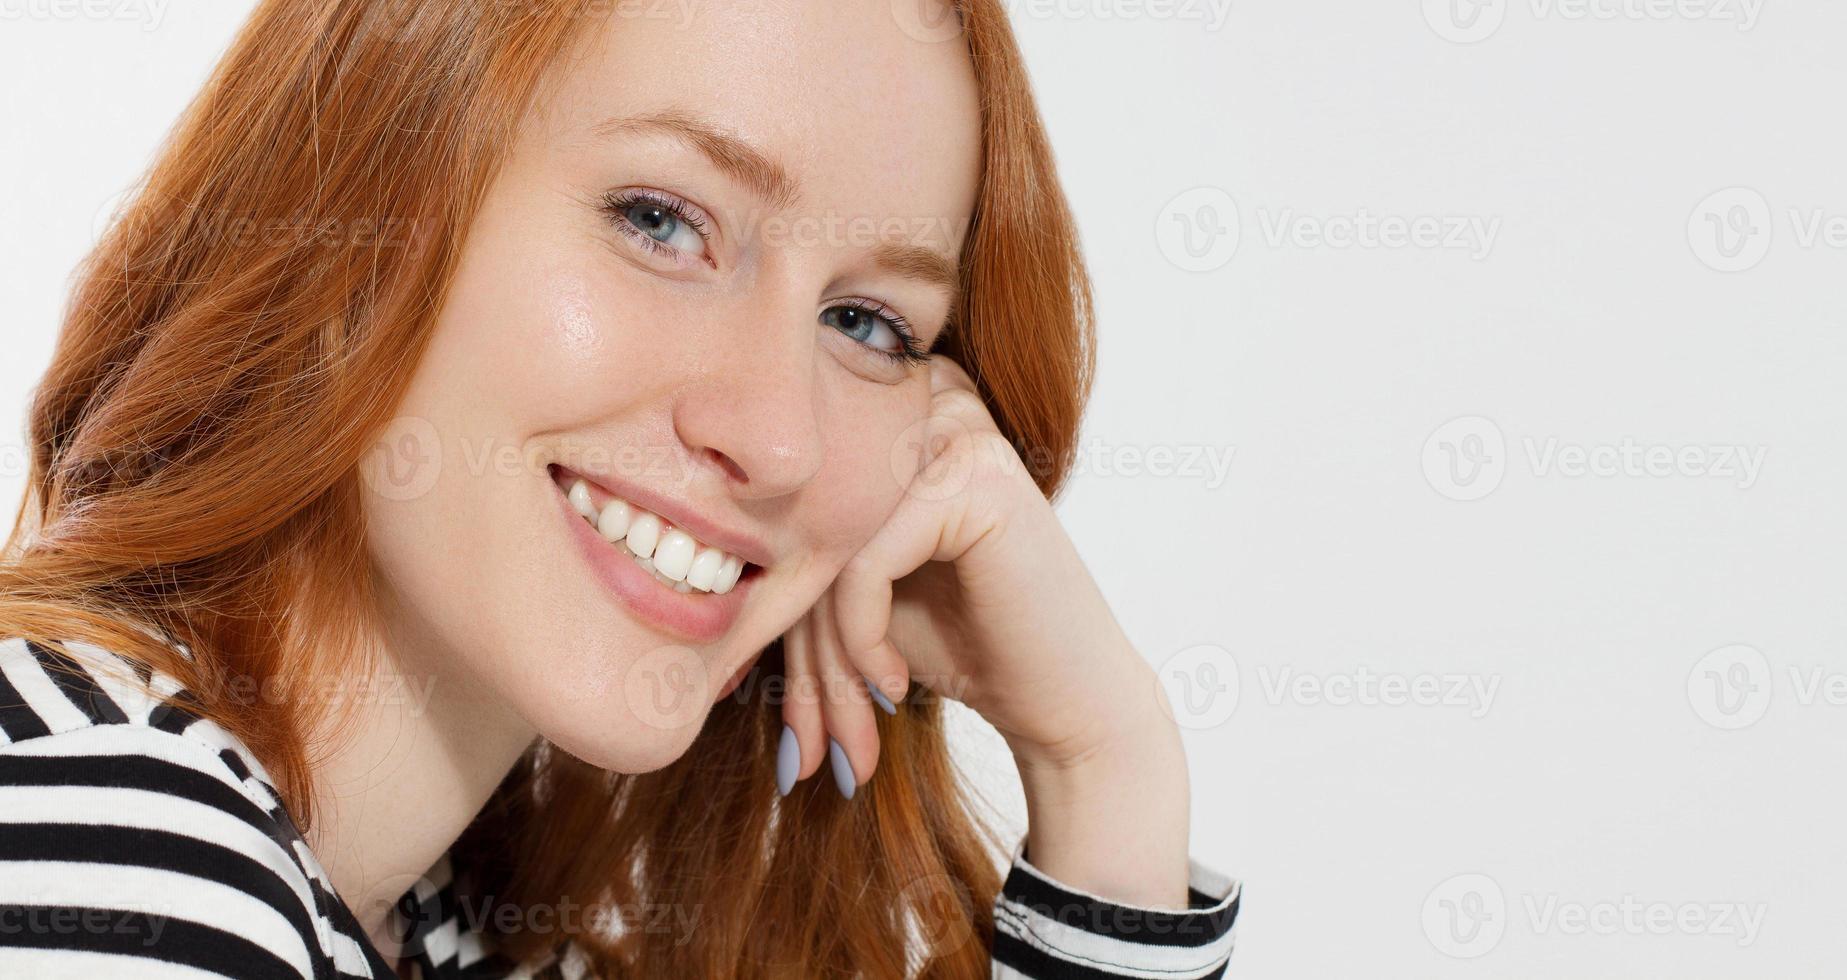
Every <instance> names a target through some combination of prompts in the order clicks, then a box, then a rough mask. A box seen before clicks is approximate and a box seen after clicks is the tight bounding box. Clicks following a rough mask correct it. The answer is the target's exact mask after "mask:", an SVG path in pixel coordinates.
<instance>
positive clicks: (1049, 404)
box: [0, 0, 1094, 978]
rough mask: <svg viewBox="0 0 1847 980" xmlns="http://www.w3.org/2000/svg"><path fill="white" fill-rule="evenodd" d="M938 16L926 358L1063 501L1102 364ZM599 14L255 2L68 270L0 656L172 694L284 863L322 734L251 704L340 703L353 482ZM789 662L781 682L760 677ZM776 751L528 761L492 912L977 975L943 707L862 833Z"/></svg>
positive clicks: (511, 780) (1001, 19) (733, 973)
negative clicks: (973, 148) (962, 145)
mask: <svg viewBox="0 0 1847 980" xmlns="http://www.w3.org/2000/svg"><path fill="white" fill-rule="evenodd" d="M955 7H956V11H957V13H958V14H959V16H960V18H961V24H962V30H961V33H960V35H959V37H960V40H961V43H966V44H967V45H968V48H969V51H970V54H971V55H972V57H973V60H974V66H975V73H976V77H977V79H978V82H979V86H980V92H981V104H982V138H983V155H984V167H983V173H982V178H981V186H980V191H979V196H978V199H977V205H976V211H975V214H974V216H973V218H974V221H973V224H972V226H971V230H970V235H969V238H968V240H967V242H966V245H965V247H964V252H963V256H962V267H963V276H964V283H963V291H962V299H961V300H960V303H959V305H958V308H957V309H956V310H955V311H954V313H953V315H952V321H951V326H950V328H949V330H948V331H947V332H946V334H945V335H944V338H943V340H942V342H941V345H940V347H939V351H940V352H941V355H942V356H948V357H952V358H954V359H956V360H957V361H958V362H959V363H961V364H962V365H963V366H964V367H966V368H967V369H968V370H969V372H970V374H971V375H973V376H974V378H975V379H976V381H977V383H978V384H979V386H980V388H981V391H982V394H983V395H984V397H985V398H986V400H987V403H988V406H989V408H990V410H991V411H992V413H993V415H994V417H995V419H996V421H997V422H998V423H999V425H1000V427H1001V429H1002V431H1003V432H1005V433H1006V434H1007V435H1008V436H1009V437H1010V438H1011V439H1012V440H1013V441H1014V444H1015V445H1016V446H1018V447H1019V448H1020V450H1021V453H1022V456H1023V457H1024V458H1025V460H1026V461H1027V463H1028V465H1029V466H1030V467H1032V470H1033V473H1034V475H1035V478H1036V479H1037V480H1038V482H1039V485H1040V486H1041V488H1042V489H1043V490H1044V491H1045V492H1046V493H1047V494H1048V495H1050V494H1052V493H1055V492H1056V490H1057V488H1058V487H1059V485H1060V484H1061V483H1062V481H1063V480H1064V478H1065V476H1066V474H1067V473H1068V471H1069V469H1070V465H1071V461H1072V457H1073V453H1074V446H1075V442H1076V438H1077V429H1078V422H1079V418H1080V415H1081V412H1082V407H1083V404H1084V401H1085V397H1086V395H1087V392H1088V387H1089V381H1090V376H1091V371H1092V367H1093V363H1094V353H1093V351H1094V346H1093V334H1092V324H1091V316H1092V309H1091V295H1090V286H1089V281H1088V279H1087V277H1086V274H1085V270H1084V267H1083V263H1082V260H1081V257H1080V254H1079V250H1078V247H1077V236H1076V231H1075V228H1074V225H1073V222H1072V220H1071V217H1070V214H1069V210H1068V207H1067V205H1066V202H1065V200H1064V198H1063V195H1062V192H1061V191H1060V189H1059V186H1058V182H1057V179H1056V173H1055V169H1054V166H1053V159H1052V155H1051V152H1050V150H1049V148H1048V145H1047V142H1046V139H1045V135H1044V132H1043V129H1042V125H1041V122H1040V119H1039V115H1038V110H1037V108H1036V107H1035V105H1034V103H1033V99H1032V95H1031V92H1030V89H1029V86H1028V84H1027V76H1026V72H1025V69H1024V66H1023V64H1022V62H1021V59H1020V56H1019V52H1018V49H1017V47H1016V45H1015V43H1014V39H1013V36H1012V33H1011V30H1010V28H1009V26H1008V24H1007V20H1006V15H1005V12H1004V11H1003V9H1002V8H1001V6H1000V4H999V0H956V3H955ZM593 9H602V5H601V4H600V3H595V2H592V0H522V2H520V3H477V2H458V0H417V2H407V0H264V2H263V3H261V4H260V5H259V6H258V8H257V10H256V12H255V14H254V15H253V16H252V17H251V19H250V21H249V23H248V24H247V25H246V26H245V28H244V30H243V31H242V33H241V34H240V35H239V37H238V39H237V40H236V42H235V43H234V44H233V46H232V47H231V49H230V51H229V52H228V53H227V54H226V55H225V57H224V59H223V61H222V62H221V63H220V64H219V66H218V67H217V69H216V71H215V72H214V74H213V75H212V77H211V80H210V81H209V83H208V84H207V85H206V87H205V89H204V90H203V92H202V93H201V94H200V95H199V97H198V98H197V99H196V100H195V101H194V102H193V104H192V105H191V106H190V107H189V108H188V110H187V111H186V113H185V115H184V116H183V118H182V119H181V120H180V122H179V124H178V126H177V128H176V130H175V131H174V133H173V135H172V136H171V138H170V140H169V141H168V143H167V144H166V146H165V147H164V149H163V151H162V152H161V153H160V155H159V157H158V159H157V161H156V162H155V164H154V165H153V167H152V169H151V171H150V172H149V174H148V175H147V178H146V181H145V183H144V184H143V185H142V186H141V187H140V189H139V190H138V192H137V193H136V195H135V196H134V197H133V198H132V201H131V203H130V204H129V206H128V207H127V209H126V210H125V211H124V212H123V213H122V214H121V216H120V217H119V218H118V219H117V221H116V223H115V224H114V225H113V226H112V228H111V229H110V231H109V232H108V233H107V235H106V236H105V238H104V239H103V241H102V242H101V243H100V244H99V245H98V247H97V248H96V250H95V251H94V252H93V253H92V254H91V255H90V256H89V257H88V259H87V260H86V261H85V263H84V265H83V267H82V268H81V269H80V272H79V276H78V279H77V284H76V286H75V289H74V292H73V295H72V299H71V303H70V306H69V309H68V311H67V314H66V318H65V321H64V324H63V328H62V332H61V333H60V335H59V338H58V344H57V349H56V353H55V356H54V358H53V361H52V364H51V366H50V368H49V369H48V370H47V371H46V373H45V376H44V378H43V380H42V382H41V383H40V385H39V386H38V387H37V388H36V389H35V392H34V397H33V400H32V405H31V412H30V422H29V437H30V444H31V470H30V474H29V482H28V485H27V491H26V497H25V499H24V500H23V501H22V502H21V504H20V508H19V513H18V519H17V522H16V525H15V528H14V531H13V533H12V535H11V536H10V538H9V539H8V541H7V544H6V550H5V555H4V560H3V561H0V636H23V637H27V638H30V639H34V640H37V641H39V642H41V643H45V644H47V645H50V646H53V647H61V645H62V641H65V640H73V639H74V640H83V641H87V642H89V643H93V644H96V645H98V646H101V647H103V648H105V649H111V650H114V651H117V652H119V653H122V654H124V655H126V656H129V657H131V658H134V659H137V660H140V661H142V662H145V663H146V664H148V665H150V666H153V667H155V668H157V669H160V670H162V671H165V672H167V673H168V674H171V675H173V676H174V677H175V678H177V679H178V680H179V681H180V682H181V683H183V684H185V685H186V686H187V687H189V688H190V689H191V690H192V691H193V692H194V693H195V694H197V695H198V696H199V697H200V698H201V700H202V702H203V705H202V707H203V712H204V713H205V714H206V715H208V716H209V717H211V718H213V719H214V720H216V721H217V722H218V723H219V724H220V725H222V726H224V727H225V728H226V729H228V730H229V731H230V732H231V733H232V734H234V735H236V736H237V737H239V738H240V739H242V740H243V741H244V743H245V744H246V745H248V746H249V747H250V748H251V750H252V751H253V752H255V753H256V754H257V756H258V757H259V758H260V759H262V760H263V762H264V764H265V766H266V767H267V768H268V769H269V771H270V773H271V774H272V775H273V776H274V777H275V779H276V781H277V783H278V788H279V789H280V791H281V792H282V795H283V797H284V800H285V802H286V803H287V804H288V806H289V808H290V811H291V813H293V814H294V815H295V817H296V820H297V823H298V824H299V825H300V826H301V828H302V829H303V830H306V829H307V827H308V826H309V825H310V823H311V821H312V816H313V815H312V813H310V806H309V804H310V800H311V792H310V789H311V786H312V781H313V779H314V759H313V757H312V755H311V746H312V745H313V744H314V741H315V740H314V738H313V737H311V736H312V733H311V731H310V727H311V726H312V725H313V724H314V723H315V722H316V721H317V718H316V717H314V716H313V715H312V713H311V712H310V711H309V709H308V707H307V699H299V698H289V697H280V698H278V697H271V696H250V692H252V691H253V690H254V691H275V690H285V691H286V690H287V689H288V687H287V685H288V684H290V683H291V682H298V681H299V680H300V679H301V678H304V677H328V676H340V674H341V672H342V671H346V670H350V669H353V667H354V664H353V663H352V661H351V658H352V656H353V654H352V651H355V650H358V649H360V648H361V646H362V644H361V638H362V637H363V636H364V635H365V630H366V628H367V623H368V622H369V620H368V618H367V615H368V613H367V610H371V609H375V608H376V607H375V606H374V605H373V603H374V600H375V598H376V597H375V596H374V595H373V594H372V593H371V592H370V587H369V583H368V575H367V561H366V556H365V555H366V553H365V549H364V544H363V542H364V526H363V523H362V521H361V509H360V499H361V498H360V494H361V493H363V492H364V490H363V487H362V483H361V480H360V478H359V476H358V472H359V464H360V462H361V461H362V460H363V459H364V457H365V455H366V454H367V453H368V452H369V451H370V450H371V449H372V440H373V439H374V438H375V437H376V435H377V434H378V433H379V432H380V431H381V430H382V429H383V427H384V426H385V425H386V424H387V423H388V422H389V420H390V419H391V417H392V413H393V409H394V407H395V405H396V402H397V400H398V398H399V396H400V395H401V393H402V392H403V391H404V390H405V388H406V385H407V383H408V380H409V377H410V374H411V371H412V369H413V368H414V366H415V365H416V363H417V361H418V359H419V357H420V355H421V352H422V350H423V348H424V345H425V343H426V342H427V340H428V338H429V335H430V331H431V329H432V327H433V325H434V323H435V320H436V313H437V309H438V307H439V305H440V303H441V301H442V298H443V296H444V292H445V288H446V286H447V284H448V282H449V279H450V277H451V275H452V273H453V271H454V268H455V265H456V259H457V255H458V253H459V250H460V247H461V244H462V242H463V240H464V237H465V235H466V234H467V231H468V229H469V226H470V222H471V220H472V217H473V215H474V213H475V210H476V207H477V204H478V202H479V201H480V199H481V198H482V196H483V193H484V191H485V190H486V189H487V187H488V186H489V184H490V182H491V181H492V180H493V179H494V177H495V174H496V172H497V168H498V166H499V164H500V162H501V159H502V155H503V153H504V151H505V148H506V147H508V146H509V145H510V144H511V143H512V141H513V136H514V134H515V132H516V130H517V128H518V125H519V123H520V120H521V119H522V118H523V116H524V113H525V111H526V109H527V108H528V107H529V106H530V105H531V104H532V103H533V100H534V99H536V98H539V97H540V96H541V94H542V89H543V86H544V84H545V83H546V80H547V77H548V72H549V70H550V68H551V67H552V66H553V65H554V64H555V63H556V62H557V61H558V59H559V57H560V55H561V54H562V53H564V52H565V50H566V49H567V48H568V46H569V45H571V44H572V43H573V41H574V39H575V38H577V37H578V36H579V32H580V31H581V30H582V28H583V26H584V25H585V23H586V22H587V21H590V20H592V19H593V18H591V17H590V16H588V15H589V14H590V13H591V12H592V11H593ZM144 627H152V628H153V629H155V630H157V631H160V632H164V633H165V634H166V635H167V636H170V637H172V638H175V639H177V640H179V641H181V642H182V643H184V644H185V646H186V647H187V648H189V650H190V652H191V656H189V657H183V656H179V655H177V654H176V652H175V651H174V650H172V649H171V648H169V647H168V646H166V645H163V644H162V643H160V642H157V641H156V640H155V639H154V638H153V637H152V636H151V635H149V633H148V632H146V631H145V629H144ZM780 664H781V658H780V651H779V650H777V649H774V648H772V649H771V650H769V651H767V652H766V654H765V656H764V658H763V659H762V660H761V661H760V663H759V665H758V667H757V668H756V670H758V671H759V672H762V673H765V674H773V673H775V672H777V671H779V670H780ZM748 689H749V688H747V690H748ZM779 731H780V712H779V708H778V706H777V705H776V704H775V703H774V701H773V699H767V698H739V697H736V696H734V697H730V698H726V699H724V700H723V701H722V702H720V703H719V705H718V706H717V707H716V708H714V710H713V712H712V715H711V717H710V719H709V720H708V722H707V723H706V725H705V727H704V729H703V730H702V731H701V733H700V735H699V736H698V744H697V745H695V747H694V749H693V750H692V751H690V752H688V753H686V754H685V755H684V756H683V757H682V758H681V759H679V760H678V761H676V762H675V763H673V764H671V765H669V766H667V767H666V768H664V769H661V770H659V771H656V772H650V773H643V774H637V775H624V774H617V773H610V772H605V771H602V770H598V769H595V768H593V767H590V766H587V765H585V764H584V763H582V762H579V761H577V760H575V759H573V758H571V757H570V756H569V755H567V754H566V753H563V752H558V751H550V750H548V748H547V746H545V745H544V744H542V743H541V744H540V745H539V746H538V747H536V748H535V749H534V751H533V752H531V753H529V754H528V756H527V757H526V758H524V759H523V760H522V761H521V762H520V764H519V765H518V766H517V767H516V768H515V770H514V772H512V773H511V774H510V775H509V776H508V777H507V779H506V781H505V782H504V783H503V785H502V786H501V787H500V789H499V790H498V791H497V793H496V794H495V796H494V797H493V799H492V800H491V801H490V802H489V804H488V805H487V807H486V808H485V809H484V810H483V811H482V813H481V815H480V816H479V817H478V818H477V819H476V821H475V823H474V825H472V826H471V827H470V828H469V831H468V832H467V833H466V834H465V835H464V837H463V839H462V841H460V842H458V844H457V854H458V857H460V858H462V859H463V864H464V865H465V866H466V867H468V868H470V869H472V870H473V871H474V872H475V874H476V875H477V878H476V881H475V885H476V886H477V887H478V889H479V893H480V894H481V895H490V894H491V895H492V896H494V898H493V901H494V902H495V903H496V904H497V905H501V904H512V905H514V906H515V907H517V908H526V909H530V908H534V907H551V908H553V909H557V908H561V907H567V906H574V907H577V908H583V907H585V906H601V907H604V908H610V909H618V910H631V911H633V910H639V909H650V908H651V909H662V908H666V909H674V910H678V911H679V912H681V913H682V915H683V916H696V922H697V927H696V930H695V931H694V933H693V934H692V935H690V936H688V935H685V934H683V933H682V932H681V931H680V930H678V929H668V930H665V931H663V930H662V929H659V928H647V927H645V926H646V923H630V925H631V928H629V929H627V930H623V931H620V932H618V933H604V932H596V933H591V932H581V933H578V934H576V935H574V936H572V937H571V938H575V939H576V940H577V941H578V942H579V944H580V945H581V946H582V947H583V948H584V949H585V950H586V951H588V952H589V953H590V954H591V955H592V957H593V958H594V959H595V960H597V961H598V963H599V965H600V967H601V968H602V970H603V971H604V972H605V973H606V974H608V975H611V976H623V977H660V976H685V977H693V976H697V977H751V978H769V977H798V976H799V977H812V976H817V975H835V974H840V975H852V974H854V973H858V974H860V975H864V976H867V977H900V976H906V975H922V976H928V977H963V978H975V977H985V976H987V974H988V953H987V948H988V945H989V941H990V939H991V937H992V930H993V925H992V921H991V917H990V912H989V906H990V904H991V903H992V901H993V899H994V895H995V893H996V891H997V890H998V888H999V875H998V872H997V866H996V860H995V858H996V852H997V848H998V843H997V842H996V841H995V840H994V839H993V837H992V835H991V834H990V833H989V832H988V831H987V830H986V829H985V827H984V824H983V823H982V821H981V819H980V817H979V815H978V813H977V811H976V810H974V809H973V807H972V801H971V799H970V797H969V796H968V795H966V789H965V787H964V786H963V785H962V784H961V782H960V780H959V779H958V776H957V773H956V772H955V771H954V769H953V768H952V766H951V765H950V762H949V756H948V753H947V749H946V746H945V742H944V735H943V729H942V713H941V705H940V703H938V702H935V701H933V700H931V699H930V698H927V697H922V698H918V699H916V701H915V702H914V703H912V704H909V705H907V706H906V707H905V709H904V710H903V711H902V712H901V714H900V715H899V716H897V717H891V718H888V717H886V716H883V715H880V716H879V735H880V738H881V739H882V748H881V762H880V767H879V768H880V776H879V778H878V779H875V780H872V781H871V782H870V783H869V784H867V786H866V787H864V788H863V789H862V792H861V793H860V794H859V795H858V796H857V797H856V798H855V799H854V800H852V801H851V802H850V803H849V802H847V801H844V800H841V799H839V798H838V797H837V795H836V794H834V793H833V791H832V789H831V787H827V788H825V789H821V788H818V787H820V786H821V785H822V784H824V783H825V782H826V780H810V781H808V782H807V783H806V784H804V785H803V786H799V787H798V788H797V789H796V790H795V791H794V792H793V793H791V794H790V795H789V796H788V797H787V798H779V797H777V795H776V794H775V792H774V789H773V786H774V780H773V778H772V773H771V770H772V768H773V766H774V756H775V751H774V740H775V736H776V735H777V734H778V732H779ZM785 814H789V815H791V817H792V818H791V819H786V820H785V819H779V818H780V817H781V816H782V815H785ZM795 814H799V816H796V815H795ZM516 918H517V919H518V921H520V922H524V923H526V925H524V926H517V925H516V926H515V928H514V931H511V932H503V933H501V934H500V935H499V936H498V940H499V944H500V946H501V948H502V950H503V951H505V952H506V953H508V954H509V955H512V956H514V957H516V958H523V957H524V956H526V955H528V954H531V953H534V952H537V951H539V950H541V949H543V948H546V947H550V946H553V945H555V944H556V943H558V942H559V941H560V940H562V939H564V938H566V937H565V936H564V935H561V934H559V933H557V932H551V931H543V930H539V929H538V928H537V927H536V926H535V925H534V923H539V922H542V921H550V920H542V919H540V918H539V917H527V916H518V917H516ZM490 921H497V920H490Z"/></svg>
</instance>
